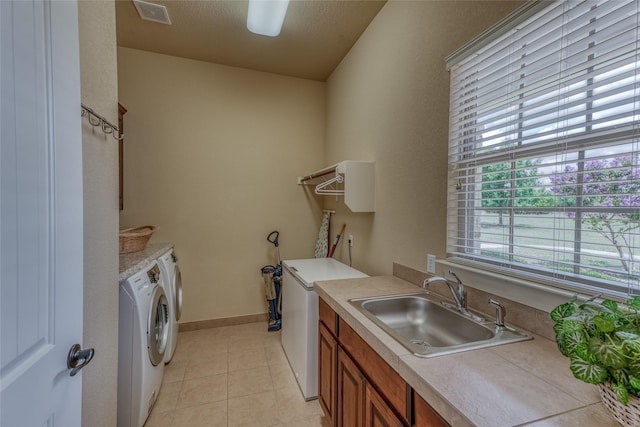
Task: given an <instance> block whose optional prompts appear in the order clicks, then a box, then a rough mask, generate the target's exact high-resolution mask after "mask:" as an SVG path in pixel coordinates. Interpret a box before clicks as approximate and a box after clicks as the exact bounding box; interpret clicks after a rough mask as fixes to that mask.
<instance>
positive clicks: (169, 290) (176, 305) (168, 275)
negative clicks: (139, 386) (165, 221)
mask: <svg viewBox="0 0 640 427" xmlns="http://www.w3.org/2000/svg"><path fill="white" fill-rule="evenodd" d="M158 266H159V267H160V275H161V277H162V283H163V285H164V292H165V294H166V295H167V300H168V301H169V340H168V342H167V350H166V351H165V353H164V363H169V362H170V361H171V358H172V357H173V353H175V351H176V346H177V345H178V320H180V315H181V314H182V275H181V274H180V268H179V267H178V258H177V257H176V255H175V253H174V251H173V249H170V250H169V251H167V253H165V254H164V255H162V256H161V257H160V258H158Z"/></svg>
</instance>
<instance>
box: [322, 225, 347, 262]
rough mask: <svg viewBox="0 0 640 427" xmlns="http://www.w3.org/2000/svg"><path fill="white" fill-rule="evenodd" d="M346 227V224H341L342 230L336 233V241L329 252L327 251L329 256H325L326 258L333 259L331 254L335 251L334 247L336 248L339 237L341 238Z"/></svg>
mask: <svg viewBox="0 0 640 427" xmlns="http://www.w3.org/2000/svg"><path fill="white" fill-rule="evenodd" d="M346 226H347V224H346V223H345V224H342V228H341V229H340V233H338V235H337V236H336V241H335V242H334V243H333V246H331V250H330V251H329V255H327V258H333V253H334V252H335V251H336V247H337V246H338V242H339V241H340V236H342V233H344V228H345V227H346Z"/></svg>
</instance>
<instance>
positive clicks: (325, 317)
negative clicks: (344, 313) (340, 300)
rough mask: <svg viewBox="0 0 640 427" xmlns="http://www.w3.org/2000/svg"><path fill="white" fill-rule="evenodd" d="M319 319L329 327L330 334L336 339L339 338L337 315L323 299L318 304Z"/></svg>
mask: <svg viewBox="0 0 640 427" xmlns="http://www.w3.org/2000/svg"><path fill="white" fill-rule="evenodd" d="M318 304H319V305H318V317H319V319H320V321H321V322H322V323H324V325H325V326H326V327H327V329H328V330H329V332H331V333H332V334H333V336H334V337H337V336H338V328H337V324H338V322H337V320H336V319H337V317H338V316H337V314H336V312H335V311H333V309H332V308H331V307H329V304H327V303H326V302H324V300H323V299H322V298H320V300H319V303H318Z"/></svg>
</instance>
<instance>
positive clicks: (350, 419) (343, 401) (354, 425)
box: [336, 347, 366, 427]
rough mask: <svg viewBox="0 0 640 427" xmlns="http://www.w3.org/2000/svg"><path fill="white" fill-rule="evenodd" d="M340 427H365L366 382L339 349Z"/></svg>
mask: <svg viewBox="0 0 640 427" xmlns="http://www.w3.org/2000/svg"><path fill="white" fill-rule="evenodd" d="M337 377H338V381H337V383H338V403H337V409H338V411H337V416H338V420H337V421H338V422H337V424H336V425H337V426H338V427H363V426H364V402H365V400H364V397H365V384H366V380H365V377H364V375H363V374H362V372H361V371H360V369H358V367H357V366H356V364H355V363H353V361H352V360H351V358H350V357H349V356H348V355H347V354H346V353H345V352H344V350H343V349H342V348H340V347H338V375H337Z"/></svg>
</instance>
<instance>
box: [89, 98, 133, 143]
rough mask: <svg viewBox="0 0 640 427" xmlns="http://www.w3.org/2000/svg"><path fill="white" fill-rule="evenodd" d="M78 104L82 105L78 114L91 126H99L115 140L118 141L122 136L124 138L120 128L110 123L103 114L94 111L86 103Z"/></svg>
mask: <svg viewBox="0 0 640 427" xmlns="http://www.w3.org/2000/svg"><path fill="white" fill-rule="evenodd" d="M80 105H81V107H82V110H81V112H80V116H81V117H86V118H87V120H88V121H89V124H90V125H91V126H100V128H101V129H102V132H104V133H105V134H107V135H109V134H111V136H113V139H115V140H116V141H120V140H122V138H124V135H120V130H119V129H118V127H117V126H115V125H113V124H111V123H110V122H109V121H108V120H107V119H105V118H104V117H103V116H101V115H100V114H98V113H96V112H95V111H93V110H92V109H91V108H89V107H87V106H86V105H84V104H80Z"/></svg>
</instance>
